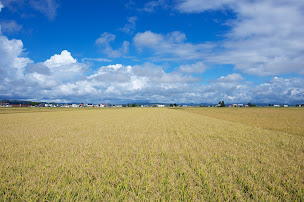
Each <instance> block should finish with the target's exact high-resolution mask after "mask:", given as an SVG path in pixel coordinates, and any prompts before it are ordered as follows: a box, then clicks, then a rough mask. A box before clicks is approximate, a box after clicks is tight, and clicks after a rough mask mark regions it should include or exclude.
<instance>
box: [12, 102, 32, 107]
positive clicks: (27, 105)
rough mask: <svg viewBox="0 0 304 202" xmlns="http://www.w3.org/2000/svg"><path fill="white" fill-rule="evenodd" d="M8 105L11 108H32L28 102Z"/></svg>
mask: <svg viewBox="0 0 304 202" xmlns="http://www.w3.org/2000/svg"><path fill="white" fill-rule="evenodd" d="M9 105H11V106H12V107H32V104H31V103H29V102H9Z"/></svg>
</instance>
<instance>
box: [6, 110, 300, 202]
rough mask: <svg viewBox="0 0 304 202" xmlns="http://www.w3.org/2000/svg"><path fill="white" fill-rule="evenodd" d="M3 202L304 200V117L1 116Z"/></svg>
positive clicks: (216, 113) (194, 113)
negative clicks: (37, 201)
mask: <svg viewBox="0 0 304 202" xmlns="http://www.w3.org/2000/svg"><path fill="white" fill-rule="evenodd" d="M0 122H1V125H0V201H12V200H13V201H36V200H39V201H44V200H45V201H87V200H94V201H108V200H113V201H116V200H127V201H134V200H137V201H142V200H152V201H154V200H166V201H167V200H178V201H186V200H188V201H223V200H235V201H248V200H253V201H278V200H281V201H304V128H303V125H304V110H303V109H291V108H289V109H270V108H251V109H249V108H247V109H229V108H225V109H218V108H212V109H205V108H192V109H170V108H120V109H114V108H110V109H109V108H105V109H37V108H30V109H1V108H0Z"/></svg>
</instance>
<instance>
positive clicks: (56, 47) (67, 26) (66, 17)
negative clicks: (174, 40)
mask: <svg viewBox="0 0 304 202" xmlns="http://www.w3.org/2000/svg"><path fill="white" fill-rule="evenodd" d="M146 2H147V1H136V4H135V5H134V6H133V7H132V8H131V9H128V8H126V6H125V4H126V1H121V0H115V1H97V0H96V1H86V2H83V1H79V0H76V1H60V7H59V8H58V10H57V16H56V17H55V19H54V20H51V21H50V20H49V19H48V18H46V17H45V16H44V15H43V14H41V13H39V12H37V11H34V10H33V9H32V8H31V7H30V6H27V5H24V8H23V10H22V9H21V10H18V11H17V12H9V11H7V10H6V9H3V12H2V13H1V16H0V18H1V20H5V19H14V20H15V21H16V22H17V23H18V24H21V25H22V26H23V30H22V31H21V32H19V33H18V34H16V33H15V34H10V35H8V36H9V37H10V36H11V37H13V38H20V39H21V40H22V41H23V43H24V47H25V48H26V50H27V52H28V54H29V55H28V56H29V57H30V58H31V59H32V60H34V61H35V62H42V61H45V60H46V59H48V58H49V57H50V56H52V55H53V54H54V53H58V54H59V53H60V52H61V51H62V50H68V51H70V52H71V53H72V56H73V57H75V58H77V59H78V60H79V59H81V58H86V57H91V58H98V57H103V58H104V57H106V56H105V55H104V54H103V53H101V51H100V50H99V49H98V47H96V45H95V40H96V39H97V38H98V37H99V36H100V34H102V33H104V32H109V33H113V34H115V35H116V40H115V41H114V42H112V43H111V45H112V47H113V49H116V48H119V47H120V46H121V44H122V42H123V41H129V42H130V43H131V45H130V52H129V55H131V56H135V57H137V58H139V60H140V61H132V60H128V59H121V58H120V59H119V58H113V62H112V63H122V62H123V63H124V64H126V65H127V64H130V65H134V64H138V63H141V61H142V60H145V57H148V56H150V55H149V52H143V53H138V52H137V51H136V50H135V47H134V46H133V45H132V38H133V37H134V35H135V34H136V33H138V32H144V31H147V30H151V31H152V32H155V33H160V34H167V33H169V32H172V31H180V32H183V33H185V34H186V36H187V42H189V43H193V44H197V43H203V42H206V41H218V40H222V39H223V35H224V34H225V33H226V32H227V30H229V27H228V26H226V25H224V23H225V22H226V21H227V19H232V18H234V17H235V16H234V14H233V13H229V12H227V11H226V12H225V13H224V12H205V13H202V14H181V13H179V12H176V11H174V9H172V8H171V9H169V8H167V9H160V8H159V9H157V10H156V11H155V12H152V13H148V12H144V11H140V8H143V7H144V4H145V3H146ZM21 16H23V17H21ZM132 16H137V18H138V20H137V21H136V29H135V30H134V32H133V33H131V34H126V33H124V32H122V31H120V30H119V28H121V27H123V26H124V25H125V24H126V23H127V18H128V17H132ZM145 53H146V54H145ZM104 64H106V63H104ZM98 65H99V64H96V66H98ZM173 66H174V65H173Z"/></svg>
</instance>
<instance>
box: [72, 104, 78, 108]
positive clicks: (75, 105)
mask: <svg viewBox="0 0 304 202" xmlns="http://www.w3.org/2000/svg"><path fill="white" fill-rule="evenodd" d="M71 107H79V105H78V104H72V106H71Z"/></svg>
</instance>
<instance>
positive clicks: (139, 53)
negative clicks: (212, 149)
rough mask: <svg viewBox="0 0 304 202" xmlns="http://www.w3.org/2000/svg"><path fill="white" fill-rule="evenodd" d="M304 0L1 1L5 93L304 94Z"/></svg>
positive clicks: (67, 96)
mask: <svg viewBox="0 0 304 202" xmlns="http://www.w3.org/2000/svg"><path fill="white" fill-rule="evenodd" d="M303 19H304V1H303V0H290V1H283V0H264V1H262V0H253V1H252V0H241V1H237V0H213V1H211V0H146V1H135V0H129V1H123V0H115V1H94V0H92V1H89V2H85V1H78V0H76V1H73V2H71V1H65V0H0V99H23V100H32V101H47V102H61V103H62V102H89V103H101V102H104V103H106V102H112V103H126V102H132V101H143V102H151V103H156V102H161V103H217V102H218V101H220V100H224V101H225V103H237V102H240V103H241V102H243V103H248V102H252V103H288V104H301V103H303V102H304V88H303V86H304V67H303V64H304V63H303V61H304V54H303V53H304V43H303V42H304V24H303Z"/></svg>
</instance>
